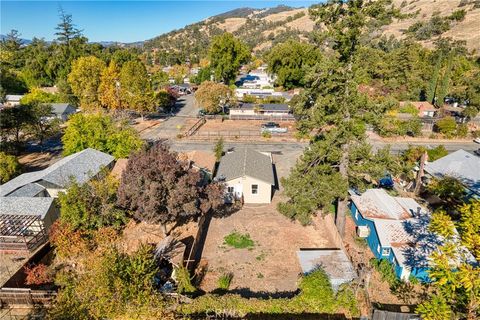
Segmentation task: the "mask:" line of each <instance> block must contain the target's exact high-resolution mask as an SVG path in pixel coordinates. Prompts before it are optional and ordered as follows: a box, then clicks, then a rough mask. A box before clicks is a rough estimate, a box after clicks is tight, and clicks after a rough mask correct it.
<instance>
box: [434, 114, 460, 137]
mask: <svg viewBox="0 0 480 320" xmlns="http://www.w3.org/2000/svg"><path fill="white" fill-rule="evenodd" d="M435 127H436V129H437V130H438V132H440V133H443V134H444V135H445V136H447V137H452V136H453V135H454V134H455V130H456V129H457V123H456V122H455V119H454V118H453V117H445V118H443V119H440V120H438V121H437V123H436V124H435Z"/></svg>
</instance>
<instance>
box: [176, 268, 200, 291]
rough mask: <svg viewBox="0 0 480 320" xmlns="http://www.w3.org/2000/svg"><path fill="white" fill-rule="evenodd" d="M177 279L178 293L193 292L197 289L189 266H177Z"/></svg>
mask: <svg viewBox="0 0 480 320" xmlns="http://www.w3.org/2000/svg"><path fill="white" fill-rule="evenodd" d="M175 274H176V280H177V292H178V293H192V292H195V291H196V289H195V287H194V286H193V285H192V282H191V279H190V273H189V272H188V270H187V268H185V267H183V266H180V267H177V268H175Z"/></svg>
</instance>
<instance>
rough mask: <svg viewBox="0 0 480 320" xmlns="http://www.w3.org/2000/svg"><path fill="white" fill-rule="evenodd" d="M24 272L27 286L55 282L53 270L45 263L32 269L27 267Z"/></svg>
mask: <svg viewBox="0 0 480 320" xmlns="http://www.w3.org/2000/svg"><path fill="white" fill-rule="evenodd" d="M24 272H25V274H26V278H25V284H27V285H32V284H33V285H41V284H46V283H50V282H52V281H53V276H52V270H51V269H50V268H49V267H48V266H46V265H44V264H43V263H40V264H37V265H34V266H31V267H28V266H25V268H24Z"/></svg>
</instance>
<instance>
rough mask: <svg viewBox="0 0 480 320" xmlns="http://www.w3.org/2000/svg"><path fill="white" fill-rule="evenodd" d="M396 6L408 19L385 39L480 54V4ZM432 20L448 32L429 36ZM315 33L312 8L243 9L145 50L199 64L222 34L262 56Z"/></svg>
mask: <svg viewBox="0 0 480 320" xmlns="http://www.w3.org/2000/svg"><path fill="white" fill-rule="evenodd" d="M393 4H394V5H395V7H396V8H400V11H401V13H402V14H405V15H408V16H407V18H404V19H402V20H397V19H394V21H393V22H392V23H391V24H389V25H386V26H383V27H382V34H383V35H386V36H391V35H393V36H394V37H396V38H405V37H407V36H411V37H413V38H416V40H417V41H419V42H420V43H422V44H423V45H425V46H427V47H432V46H433V43H434V41H435V40H436V39H438V38H439V37H440V36H441V37H451V38H453V39H454V40H463V41H466V46H467V48H468V49H469V50H471V51H475V50H476V54H478V53H480V0H393ZM459 10H464V11H465V13H464V17H463V18H462V20H460V19H459V20H453V19H452V18H449V17H450V16H451V15H452V14H453V13H455V12H456V11H459ZM432 17H436V19H437V20H435V21H434V22H435V23H439V22H440V23H443V24H444V26H443V27H444V29H442V30H441V31H438V30H434V31H433V32H434V33H433V34H428V32H431V30H430V29H431V28H434V29H435V27H438V26H437V25H435V23H434V22H432ZM416 23H417V27H421V28H423V29H422V30H421V31H422V32H423V31H425V30H427V31H428V32H426V34H425V32H424V33H422V34H421V35H420V36H418V35H416V34H415V33H414V32H412V30H409V28H410V27H412V26H414V25H415V24H416ZM445 25H447V27H445ZM315 28H317V26H316V24H315V22H314V21H313V20H312V19H311V18H310V16H309V14H308V9H307V8H292V7H287V6H278V7H274V8H269V9H252V8H238V9H235V10H232V11H228V12H225V13H222V14H219V15H216V16H213V17H210V18H208V19H206V20H204V21H201V22H198V23H194V24H191V25H188V26H186V27H185V28H182V29H179V30H174V31H172V32H169V33H166V34H163V35H160V36H158V37H155V38H153V39H151V40H147V41H145V43H144V46H145V48H146V49H147V50H154V51H155V59H157V62H158V63H160V64H175V63H181V62H185V61H186V60H190V61H191V62H198V61H199V60H200V58H202V57H205V55H206V53H207V49H208V46H209V44H210V41H211V39H212V37H213V36H215V35H219V34H222V33H223V32H231V33H233V34H234V35H235V36H236V37H238V38H240V39H241V40H242V41H244V42H245V43H247V44H248V45H249V46H250V47H251V48H252V49H253V51H254V52H255V53H260V54H261V53H262V52H265V51H266V50H268V49H269V48H270V47H271V46H273V45H275V44H276V43H281V42H284V41H286V40H287V39H297V40H306V41H308V40H309V39H310V37H311V32H312V31H313V30H315ZM429 28H430V29H429ZM445 29H448V30H445ZM435 32H437V33H435Z"/></svg>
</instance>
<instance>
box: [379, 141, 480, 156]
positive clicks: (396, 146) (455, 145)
mask: <svg viewBox="0 0 480 320" xmlns="http://www.w3.org/2000/svg"><path fill="white" fill-rule="evenodd" d="M370 143H371V144H372V145H373V147H374V148H375V149H381V148H383V147H386V146H388V145H390V150H391V152H392V153H393V154H398V153H400V152H402V151H404V150H407V149H408V146H409V145H412V146H425V147H427V148H435V147H437V146H439V145H443V146H444V147H445V149H447V150H448V151H449V152H454V151H457V150H460V149H463V150H465V151H470V152H473V151H474V150H477V149H479V148H480V145H479V144H478V143H475V142H454V141H452V142H435V143H432V142H431V141H424V142H395V143H386V142H381V141H370Z"/></svg>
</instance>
